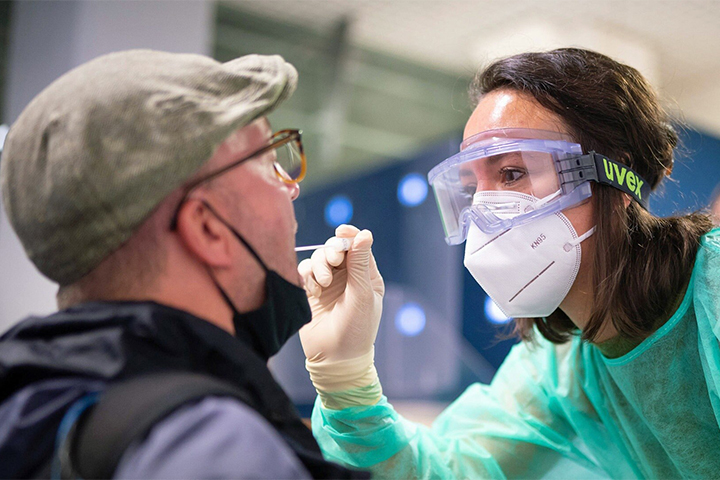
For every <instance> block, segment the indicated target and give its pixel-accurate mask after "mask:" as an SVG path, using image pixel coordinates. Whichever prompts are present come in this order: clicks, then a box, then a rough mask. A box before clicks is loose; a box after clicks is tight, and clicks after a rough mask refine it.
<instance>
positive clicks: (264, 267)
mask: <svg viewBox="0 0 720 480" xmlns="http://www.w3.org/2000/svg"><path fill="white" fill-rule="evenodd" d="M200 201H201V202H202V204H203V205H205V208H207V209H208V210H210V211H211V212H212V214H213V215H215V218H217V219H218V220H220V223H222V224H223V225H225V226H226V227H227V228H228V230H230V231H231V232H232V233H233V235H235V238H237V239H238V241H239V242H240V243H242V244H243V245H244V246H245V248H247V250H248V252H250V254H251V255H252V256H253V257H255V260H257V262H258V263H259V264H260V266H261V267H262V268H263V270H265V272H268V271H269V269H268V268H267V267H266V266H265V262H263V261H262V260H260V255H258V254H257V252H255V250H254V249H253V248H252V247H251V246H250V244H249V243H248V242H246V241H245V239H244V238H243V237H242V236H241V235H240V234H239V233H238V232H237V231H236V230H235V229H234V228H233V227H232V225H230V223H229V222H228V221H227V220H225V219H224V218H223V217H221V216H220V215H219V214H218V213H217V211H215V209H214V208H213V207H211V206H210V204H209V203H207V202H206V201H205V200H202V199H201V200H200Z"/></svg>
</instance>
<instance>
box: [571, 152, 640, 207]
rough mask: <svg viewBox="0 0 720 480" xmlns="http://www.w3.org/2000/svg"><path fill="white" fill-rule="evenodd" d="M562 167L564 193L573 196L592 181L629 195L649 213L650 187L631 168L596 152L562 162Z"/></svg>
mask: <svg viewBox="0 0 720 480" xmlns="http://www.w3.org/2000/svg"><path fill="white" fill-rule="evenodd" d="M559 164H560V170H559V172H558V174H559V175H560V185H561V187H562V189H563V192H569V191H571V190H573V189H574V188H575V187H576V186H577V185H579V184H581V183H584V182H587V181H588V180H590V181H594V182H598V183H602V184H604V185H610V186H611V187H614V188H617V189H618V190H621V191H623V192H625V193H627V194H628V195H630V196H631V197H632V198H633V199H635V201H637V202H638V203H639V204H640V205H641V206H642V207H643V208H645V209H646V210H647V208H648V196H649V195H650V185H649V184H648V183H647V182H646V181H645V179H644V178H642V177H641V176H640V175H638V174H637V173H636V172H635V171H633V170H632V169H631V168H629V167H628V166H626V165H623V164H622V163H619V162H616V161H615V160H610V159H609V158H607V157H605V156H603V155H600V154H597V153H595V152H592V151H591V152H590V153H588V154H586V155H580V156H579V157H572V158H568V159H565V160H560V162H559Z"/></svg>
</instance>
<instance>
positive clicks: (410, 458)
mask: <svg viewBox="0 0 720 480" xmlns="http://www.w3.org/2000/svg"><path fill="white" fill-rule="evenodd" d="M573 345H575V346H577V342H572V343H568V344H565V345H562V346H556V345H553V344H551V343H549V342H547V341H545V340H544V339H538V343H537V344H526V343H521V344H518V345H516V346H515V347H513V349H512V350H511V352H510V354H509V355H508V357H507V358H506V360H505V362H504V363H503V364H502V366H501V367H500V369H499V370H498V372H497V374H496V375H495V378H494V379H493V381H492V383H491V384H490V385H481V384H473V385H471V386H470V387H469V388H468V389H467V390H466V391H465V392H464V393H463V394H462V395H461V396H460V397H459V398H458V399H457V400H455V402H453V403H452V404H451V405H450V406H449V407H448V408H447V409H446V410H445V411H444V412H443V413H442V414H441V415H440V416H439V417H438V418H437V419H436V420H435V422H434V423H433V426H432V428H427V427H425V426H423V425H418V424H415V423H412V422H410V421H408V420H406V419H404V418H403V417H402V416H401V415H399V414H398V413H397V412H396V411H395V410H394V408H393V407H392V405H391V404H390V403H388V401H387V399H386V398H385V397H383V398H382V399H381V400H380V402H378V403H377V404H375V405H372V406H357V407H349V408H345V409H342V410H332V409H328V408H325V407H324V406H323V405H322V402H320V401H317V402H316V406H315V409H314V411H313V418H312V422H313V432H314V434H315V436H316V438H317V440H318V443H319V444H320V447H321V449H322V450H323V453H324V454H325V455H326V457H328V459H330V460H334V461H337V462H340V463H344V464H346V465H350V466H355V467H359V468H366V469H370V470H371V471H372V473H373V478H443V479H450V478H507V477H510V478H512V477H527V476H532V477H534V478H538V477H541V476H543V475H545V474H547V473H548V472H552V474H551V475H550V476H553V477H554V478H563V477H568V478H569V477H575V478H578V475H580V476H582V477H583V478H588V477H594V476H595V475H598V474H600V475H601V474H602V472H600V471H599V467H598V466H597V464H596V463H595V462H594V461H593V460H592V459H591V458H590V457H588V456H587V455H586V454H585V453H583V451H582V450H581V449H580V448H578V447H577V446H576V444H575V443H574V442H573V440H574V439H575V437H576V435H575V432H574V430H573V427H572V422H569V421H568V420H567V419H566V417H565V416H564V414H563V411H562V407H561V406H560V404H559V403H558V402H556V401H555V400H554V398H555V396H556V395H557V394H558V393H559V394H565V395H575V396H578V395H579V396H580V397H581V396H582V393H581V389H580V388H579V386H578V385H576V384H573V381H570V382H569V383H568V381H565V380H563V381H558V375H562V376H563V377H564V378H573V379H577V378H578V376H577V375H572V372H568V369H572V368H573V367H572V365H574V363H573V362H571V361H570V360H569V359H571V358H572V357H573V354H572V350H573V348H574V347H573ZM558 390H565V391H564V392H563V391H558ZM590 415H592V414H591V413H590ZM559 461H562V462H561V464H564V465H563V466H562V467H561V468H558V465H559V464H558V462H559Z"/></svg>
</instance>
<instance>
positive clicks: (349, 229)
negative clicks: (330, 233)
mask: <svg viewBox="0 0 720 480" xmlns="http://www.w3.org/2000/svg"><path fill="white" fill-rule="evenodd" d="M358 233H360V229H359V228H357V227H356V226H355V225H347V224H342V225H339V226H338V227H337V228H336V229H335V236H336V237H339V238H353V237H355V235H357V234H358Z"/></svg>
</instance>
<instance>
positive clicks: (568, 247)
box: [563, 227, 596, 252]
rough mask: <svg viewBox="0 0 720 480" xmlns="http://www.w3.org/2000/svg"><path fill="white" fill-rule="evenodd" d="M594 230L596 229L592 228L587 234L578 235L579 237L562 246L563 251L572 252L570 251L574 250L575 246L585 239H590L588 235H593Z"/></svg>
mask: <svg viewBox="0 0 720 480" xmlns="http://www.w3.org/2000/svg"><path fill="white" fill-rule="evenodd" d="M595 228H596V227H592V228H591V229H590V230H588V231H587V232H585V233H583V234H582V235H580V236H579V237H578V238H576V239H575V240H571V241H569V242H567V243H566V244H565V245H563V250H565V251H566V252H569V251H570V250H572V249H573V248H575V247H576V246H578V245H580V243H582V241H583V240H585V239H586V238H588V237H590V235H592V234H593V233H595Z"/></svg>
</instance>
